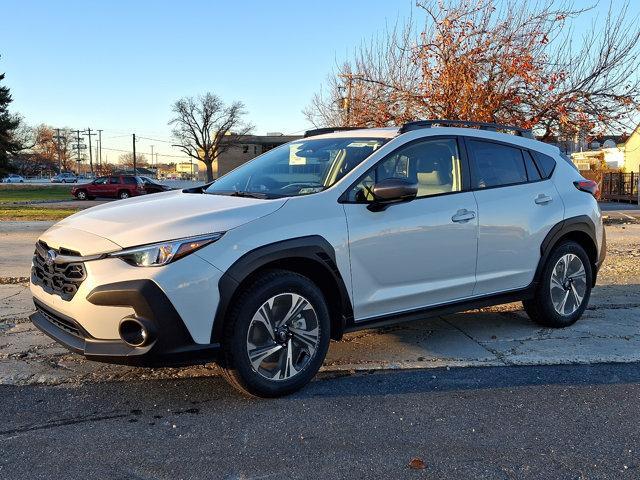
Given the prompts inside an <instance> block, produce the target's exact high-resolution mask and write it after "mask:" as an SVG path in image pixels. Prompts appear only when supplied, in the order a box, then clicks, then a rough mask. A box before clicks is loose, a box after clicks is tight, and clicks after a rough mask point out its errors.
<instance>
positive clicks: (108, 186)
mask: <svg viewBox="0 0 640 480" xmlns="http://www.w3.org/2000/svg"><path fill="white" fill-rule="evenodd" d="M145 193H147V192H146V190H145V188H144V182H143V181H142V179H141V178H140V177H138V176H134V175H111V176H109V177H98V178H96V179H95V180H94V181H93V182H91V183H85V184H82V185H77V186H75V187H73V188H72V189H71V195H73V196H74V197H76V198H77V199H78V200H87V199H88V200H91V199H93V198H96V197H112V198H129V197H135V196H138V195H144V194H145Z"/></svg>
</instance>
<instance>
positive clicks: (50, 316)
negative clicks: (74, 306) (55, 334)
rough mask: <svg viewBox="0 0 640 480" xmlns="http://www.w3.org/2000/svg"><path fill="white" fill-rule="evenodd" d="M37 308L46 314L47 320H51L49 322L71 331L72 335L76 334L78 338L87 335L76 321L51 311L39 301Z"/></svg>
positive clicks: (68, 331)
mask: <svg viewBox="0 0 640 480" xmlns="http://www.w3.org/2000/svg"><path fill="white" fill-rule="evenodd" d="M36 308H37V309H38V311H39V312H40V313H41V314H42V315H44V317H45V318H46V319H47V320H49V322H51V323H53V324H54V325H55V326H56V327H58V328H59V329H60V330H64V331H65V332H67V333H70V334H71V335H74V336H76V337H78V338H85V336H86V335H85V334H84V331H83V330H81V329H80V327H79V326H78V324H76V323H75V322H74V321H72V320H68V319H66V318H62V317H61V316H59V315H56V314H55V313H53V312H50V311H49V310H47V309H45V308H44V307H42V306H41V305H40V304H39V303H36Z"/></svg>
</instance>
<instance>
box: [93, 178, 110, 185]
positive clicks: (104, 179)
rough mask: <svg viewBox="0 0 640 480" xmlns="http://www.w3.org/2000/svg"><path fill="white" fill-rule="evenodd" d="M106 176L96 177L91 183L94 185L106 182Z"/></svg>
mask: <svg viewBox="0 0 640 480" xmlns="http://www.w3.org/2000/svg"><path fill="white" fill-rule="evenodd" d="M107 180H108V178H107V177H99V178H96V179H95V180H94V181H93V183H95V184H96V185H104V184H105V183H107Z"/></svg>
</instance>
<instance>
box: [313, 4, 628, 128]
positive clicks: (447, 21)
mask: <svg viewBox="0 0 640 480" xmlns="http://www.w3.org/2000/svg"><path fill="white" fill-rule="evenodd" d="M418 7H419V8H420V11H421V12H423V13H424V14H425V18H426V19H425V23H424V25H423V26H422V28H420V29H417V28H416V26H415V22H414V21H412V20H409V21H408V22H407V23H406V24H404V25H400V26H396V28H394V29H392V30H391V31H387V32H386V34H385V35H384V36H382V37H378V38H376V39H374V40H372V41H371V42H369V43H366V44H363V45H362V46H360V47H359V48H358V49H357V50H356V53H355V55H354V57H353V58H352V59H351V60H350V61H348V62H346V63H344V64H343V65H342V66H341V67H340V68H339V69H338V71H337V73H334V74H332V75H330V76H329V81H328V91H327V90H325V91H321V92H320V93H318V94H316V95H315V96H314V98H313V100H312V103H311V105H310V106H309V107H308V108H307V109H306V110H305V114H306V116H307V118H308V119H309V120H310V121H311V122H312V123H313V124H314V125H317V126H320V125H324V126H326V125H348V126H386V125H400V124H402V123H404V122H407V121H410V120H415V119H427V118H446V119H459V120H473V121H486V122H496V123H506V124H516V125H520V126H524V127H527V128H533V129H534V131H535V132H536V134H537V135H539V136H541V137H542V138H543V139H548V138H551V137H572V136H574V135H576V134H582V135H588V134H589V133H598V132H602V131H604V130H605V129H610V130H611V129H613V130H624V129H626V128H628V127H630V126H631V125H632V124H633V122H635V121H637V117H636V115H637V114H638V105H639V103H640V102H639V101H640V76H639V75H638V73H637V67H638V59H639V58H640V57H639V54H640V28H638V25H637V22H634V21H633V19H629V16H628V8H627V7H628V5H627V4H624V5H622V6H620V7H618V10H617V12H616V13H614V12H613V11H611V10H610V11H609V14H608V16H607V18H606V19H605V20H604V21H603V22H601V23H600V24H599V25H598V26H594V27H592V29H591V30H590V31H588V32H587V33H586V34H585V37H584V39H583V41H582V43H581V44H580V45H578V46H577V47H576V45H575V39H572V38H571V32H572V26H573V25H575V23H576V22H577V21H579V20H580V19H582V18H583V15H584V14H585V12H586V10H580V9H574V8H573V6H572V4H571V3H566V2H553V1H550V0H549V1H547V2H546V3H544V2H543V3H540V2H535V3H531V2H528V1H526V0H525V1H518V2H516V1H513V0H506V1H504V2H499V1H498V0H440V1H439V2H437V3H436V2H434V1H424V2H419V3H418Z"/></svg>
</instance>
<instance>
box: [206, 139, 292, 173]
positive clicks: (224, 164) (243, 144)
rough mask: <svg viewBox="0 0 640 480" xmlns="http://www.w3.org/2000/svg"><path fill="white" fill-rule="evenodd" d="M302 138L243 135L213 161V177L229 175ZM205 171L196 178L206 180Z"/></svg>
mask: <svg viewBox="0 0 640 480" xmlns="http://www.w3.org/2000/svg"><path fill="white" fill-rule="evenodd" d="M300 138H302V136H301V135H282V134H277V133H275V134H269V135H245V136H244V137H242V138H241V140H240V143H238V144H236V145H233V146H232V147H230V148H229V149H227V150H226V151H224V152H222V153H221V154H220V155H218V158H216V159H215V160H214V161H213V177H214V178H218V177H221V176H222V175H224V174H225V173H229V172H230V171H231V170H233V169H234V168H236V167H239V166H240V165H242V164H243V163H246V162H248V161H249V160H251V159H252V158H255V157H257V156H258V155H262V154H263V153H264V152H268V151H269V150H271V149H272V148H275V147H279V146H280V145H283V144H285V143H288V142H292V141H294V140H298V139H300ZM206 174H207V172H206V169H205V168H202V169H201V170H200V172H198V178H199V179H201V180H204V179H205V178H206Z"/></svg>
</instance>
